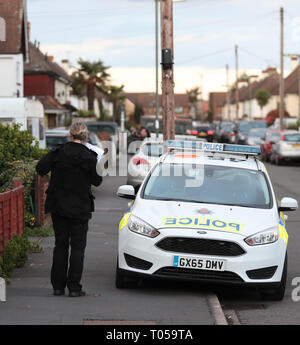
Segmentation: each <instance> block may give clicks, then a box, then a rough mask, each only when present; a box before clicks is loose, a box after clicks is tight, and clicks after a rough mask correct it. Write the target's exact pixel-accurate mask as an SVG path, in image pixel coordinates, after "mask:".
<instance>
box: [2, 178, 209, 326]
mask: <svg viewBox="0 0 300 345" xmlns="http://www.w3.org/2000/svg"><path fill="white" fill-rule="evenodd" d="M124 183H125V178H119V177H109V178H105V179H104V182H103V184H102V185H101V186H100V187H99V188H96V189H95V190H94V195H95V196H96V205H95V206H96V212H95V213H94V215H93V219H92V220H91V222H90V227H89V232H88V244H87V249H86V258H85V269H84V274H83V278H82V283H83V286H84V289H85V291H86V292H87V296H86V297H80V298H70V297H68V296H59V297H56V296H53V295H52V287H51V284H50V268H51V261H52V250H53V246H54V238H45V239H43V240H42V243H41V245H42V247H43V252H42V253H40V254H31V255H30V257H29V260H28V262H27V264H26V265H25V267H23V268H21V269H16V270H15V271H14V273H13V276H12V279H11V284H10V285H8V286H7V301H6V302H1V303H0V325H24V324H25V325H82V324H83V323H84V321H85V320H92V321H93V320H99V321H103V320H106V321H108V322H110V321H113V322H116V321H120V320H121V321H134V322H136V321H138V322H140V321H143V322H151V323H155V324H158V325H212V324H214V323H215V320H214V318H213V316H212V313H211V311H210V306H209V304H208V301H207V298H206V294H205V291H204V290H201V289H199V287H198V286H192V285H190V284H189V285H186V284H177V283H176V284H174V283H173V284H169V283H150V284H146V285H145V286H143V287H141V288H131V289H127V290H118V289H116V288H115V286H114V273H115V265H116V253H117V236H118V230H117V229H118V222H119V220H120V219H121V217H122V214H123V213H124V212H125V211H126V209H127V205H128V200H126V199H120V198H118V197H116V196H115V194H116V190H117V187H118V186H119V185H121V184H124Z"/></svg>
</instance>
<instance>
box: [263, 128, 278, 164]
mask: <svg viewBox="0 0 300 345" xmlns="http://www.w3.org/2000/svg"><path fill="white" fill-rule="evenodd" d="M280 137H281V131H280V129H272V130H268V131H267V133H266V137H265V140H264V141H263V142H262V143H261V144H260V151H261V159H262V160H263V161H265V162H268V161H269V160H270V156H271V151H272V146H273V145H274V144H275V143H276V142H277V141H278V140H279V139H280Z"/></svg>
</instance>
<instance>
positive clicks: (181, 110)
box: [175, 107, 183, 113]
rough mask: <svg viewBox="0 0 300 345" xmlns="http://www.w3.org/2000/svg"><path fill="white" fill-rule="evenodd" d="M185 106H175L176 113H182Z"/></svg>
mask: <svg viewBox="0 0 300 345" xmlns="http://www.w3.org/2000/svg"><path fill="white" fill-rule="evenodd" d="M182 112H183V107H175V113H182Z"/></svg>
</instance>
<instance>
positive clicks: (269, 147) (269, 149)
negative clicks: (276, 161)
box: [267, 143, 272, 152]
mask: <svg viewBox="0 0 300 345" xmlns="http://www.w3.org/2000/svg"><path fill="white" fill-rule="evenodd" d="M271 150H272V144H271V143H269V144H268V146H267V151H268V152H271Z"/></svg>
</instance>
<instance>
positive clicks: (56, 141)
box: [46, 135, 70, 149]
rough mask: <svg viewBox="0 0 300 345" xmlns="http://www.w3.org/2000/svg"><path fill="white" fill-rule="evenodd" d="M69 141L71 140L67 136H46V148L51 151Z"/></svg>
mask: <svg viewBox="0 0 300 345" xmlns="http://www.w3.org/2000/svg"><path fill="white" fill-rule="evenodd" d="M69 140H70V139H69V137H67V136H65V137H64V136H52V135H51V136H46V146H47V147H49V148H50V149H51V148H53V147H55V146H56V145H60V144H65V143H66V142H68V141H69Z"/></svg>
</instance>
